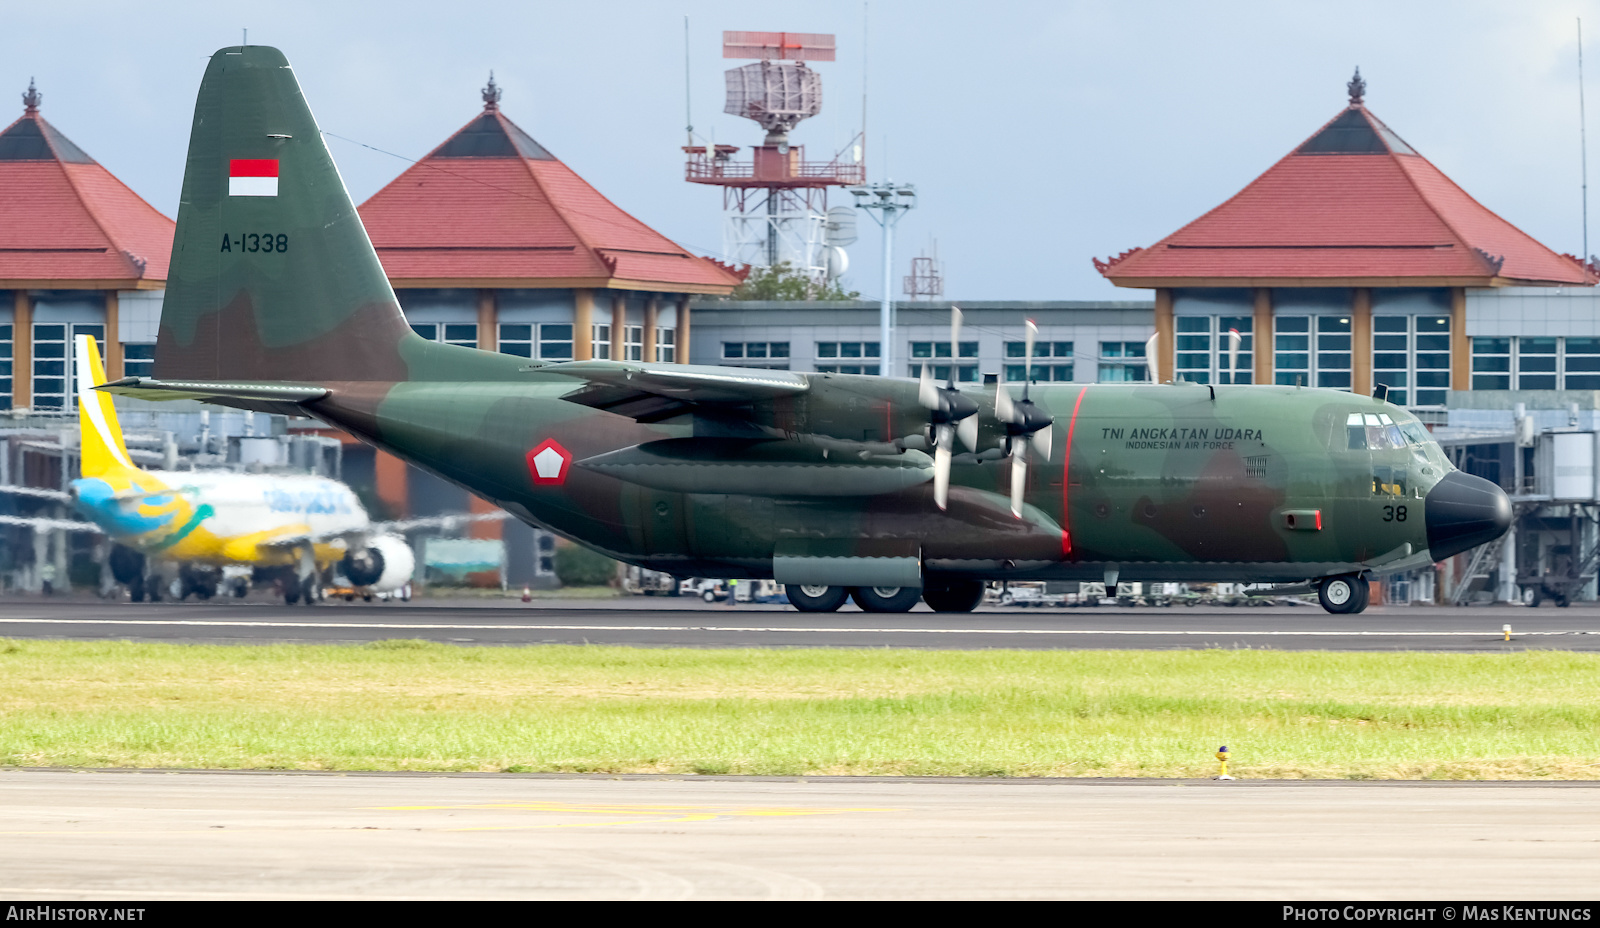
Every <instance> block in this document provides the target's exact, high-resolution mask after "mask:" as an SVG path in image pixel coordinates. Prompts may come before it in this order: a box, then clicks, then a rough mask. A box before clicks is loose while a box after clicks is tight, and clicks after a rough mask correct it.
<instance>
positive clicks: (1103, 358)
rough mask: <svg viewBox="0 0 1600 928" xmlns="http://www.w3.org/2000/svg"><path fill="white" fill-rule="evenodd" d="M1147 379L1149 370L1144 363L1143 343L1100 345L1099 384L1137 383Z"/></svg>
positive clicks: (1109, 343)
mask: <svg viewBox="0 0 1600 928" xmlns="http://www.w3.org/2000/svg"><path fill="white" fill-rule="evenodd" d="M1128 359H1137V361H1132V360H1128ZM1108 362H1110V363H1108ZM1149 379H1150V375H1149V369H1148V368H1147V367H1146V366H1145V362H1144V342H1101V343H1100V382H1101V383H1138V382H1140V381H1144V380H1149Z"/></svg>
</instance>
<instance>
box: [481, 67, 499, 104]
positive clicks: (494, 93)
mask: <svg viewBox="0 0 1600 928" xmlns="http://www.w3.org/2000/svg"><path fill="white" fill-rule="evenodd" d="M499 108H500V88H499V87H496V86H495V83H494V72H493V71H490V72H489V86H487V87H485V88H483V111H484V112H485V113H492V112H494V111H495V110H497V109H499Z"/></svg>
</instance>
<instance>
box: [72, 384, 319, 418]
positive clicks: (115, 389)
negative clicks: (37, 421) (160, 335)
mask: <svg viewBox="0 0 1600 928" xmlns="http://www.w3.org/2000/svg"><path fill="white" fill-rule="evenodd" d="M95 389H96V390H104V391H106V392H107V393H117V394H121V395H122V396H131V397H134V398H135V399H141V400H200V401H201V402H205V403H213V404H216V405H218V406H232V407H234V408H236V409H248V410H251V411H254V412H270V413H280V414H284V415H291V416H303V415H305V413H304V412H302V411H301V410H300V409H299V404H301V403H308V402H311V401H312V400H320V399H322V398H323V397H325V396H327V395H328V389H327V388H326V387H319V386H315V385H312V384H293V383H207V382H203V381H193V380H153V379H151V378H149V377H124V378H122V379H121V380H113V381H112V382H110V383H108V384H102V385H101V386H98V387H95Z"/></svg>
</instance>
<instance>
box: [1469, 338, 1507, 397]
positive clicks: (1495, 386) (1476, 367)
mask: <svg viewBox="0 0 1600 928" xmlns="http://www.w3.org/2000/svg"><path fill="white" fill-rule="evenodd" d="M1472 389H1474V390H1509V389H1511V339H1509V338H1474V339H1473V340H1472Z"/></svg>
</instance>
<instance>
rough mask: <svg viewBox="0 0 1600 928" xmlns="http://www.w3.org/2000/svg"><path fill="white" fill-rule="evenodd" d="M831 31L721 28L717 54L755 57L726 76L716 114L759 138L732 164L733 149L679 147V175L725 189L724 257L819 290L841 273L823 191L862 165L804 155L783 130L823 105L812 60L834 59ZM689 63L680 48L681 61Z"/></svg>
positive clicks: (852, 180) (858, 175)
mask: <svg viewBox="0 0 1600 928" xmlns="http://www.w3.org/2000/svg"><path fill="white" fill-rule="evenodd" d="M835 53H836V51H835V42H834V36H833V35H832V34H823V33H798V32H732V31H728V32H724V33H723V34H722V57H724V58H747V59H748V58H754V59H756V62H755V63H754V64H747V65H743V66H741V67H737V68H732V69H730V70H728V71H727V72H725V74H724V79H725V81H726V86H727V98H726V104H725V106H724V107H723V112H725V113H728V114H730V115H733V116H742V117H744V118H745V119H749V120H751V121H753V122H755V123H757V124H758V125H760V126H761V128H762V129H765V130H766V136H765V138H764V139H762V141H761V144H759V145H752V146H750V152H751V160H750V161H746V162H739V161H735V160H733V156H734V154H735V153H737V152H738V151H739V147H738V146H736V145H718V144H715V140H713V141H712V143H711V144H703V145H696V144H695V143H694V140H693V139H692V138H691V139H690V142H689V144H688V145H686V146H684V153H685V154H686V155H687V156H688V163H687V165H686V166H685V171H684V179H685V180H687V181H689V182H690V183H696V184H709V185H714V186H718V187H721V188H722V191H723V210H724V213H725V225H724V229H723V249H722V251H723V254H725V255H727V256H729V257H730V258H731V259H732V260H733V261H734V262H736V263H740V264H748V265H752V266H755V267H768V268H770V267H776V266H778V265H782V264H787V265H788V266H789V267H790V268H791V269H793V270H794V271H796V272H798V273H799V274H801V275H803V276H805V277H807V278H808V279H809V280H810V281H811V283H812V284H813V285H815V286H817V287H821V286H822V285H823V284H824V283H825V281H826V280H828V279H829V278H830V277H832V276H835V275H837V274H842V273H843V271H844V267H845V262H844V261H843V260H841V259H842V254H839V253H835V251H832V250H830V249H835V248H837V247H841V246H840V243H838V242H830V241H827V240H826V239H827V236H826V233H827V226H828V225H829V219H828V189H829V188H830V187H843V186H849V185H852V184H859V183H861V182H862V181H863V180H864V179H865V177H866V167H865V165H864V164H862V163H860V162H859V161H858V162H856V163H846V162H843V161H841V160H840V156H839V155H838V154H835V155H834V156H833V157H832V159H831V160H828V161H808V160H806V157H805V147H804V146H803V145H795V144H792V143H791V142H790V139H789V133H790V132H791V131H793V130H794V128H795V126H797V125H798V124H799V123H801V122H802V121H804V120H806V119H809V118H810V117H812V116H815V115H817V114H818V113H819V112H821V110H822V75H821V74H820V73H819V72H817V71H816V70H814V69H813V68H811V67H810V66H809V64H808V63H809V62H818V61H833V60H834V57H835ZM685 66H686V67H687V54H686V57H685Z"/></svg>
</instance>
